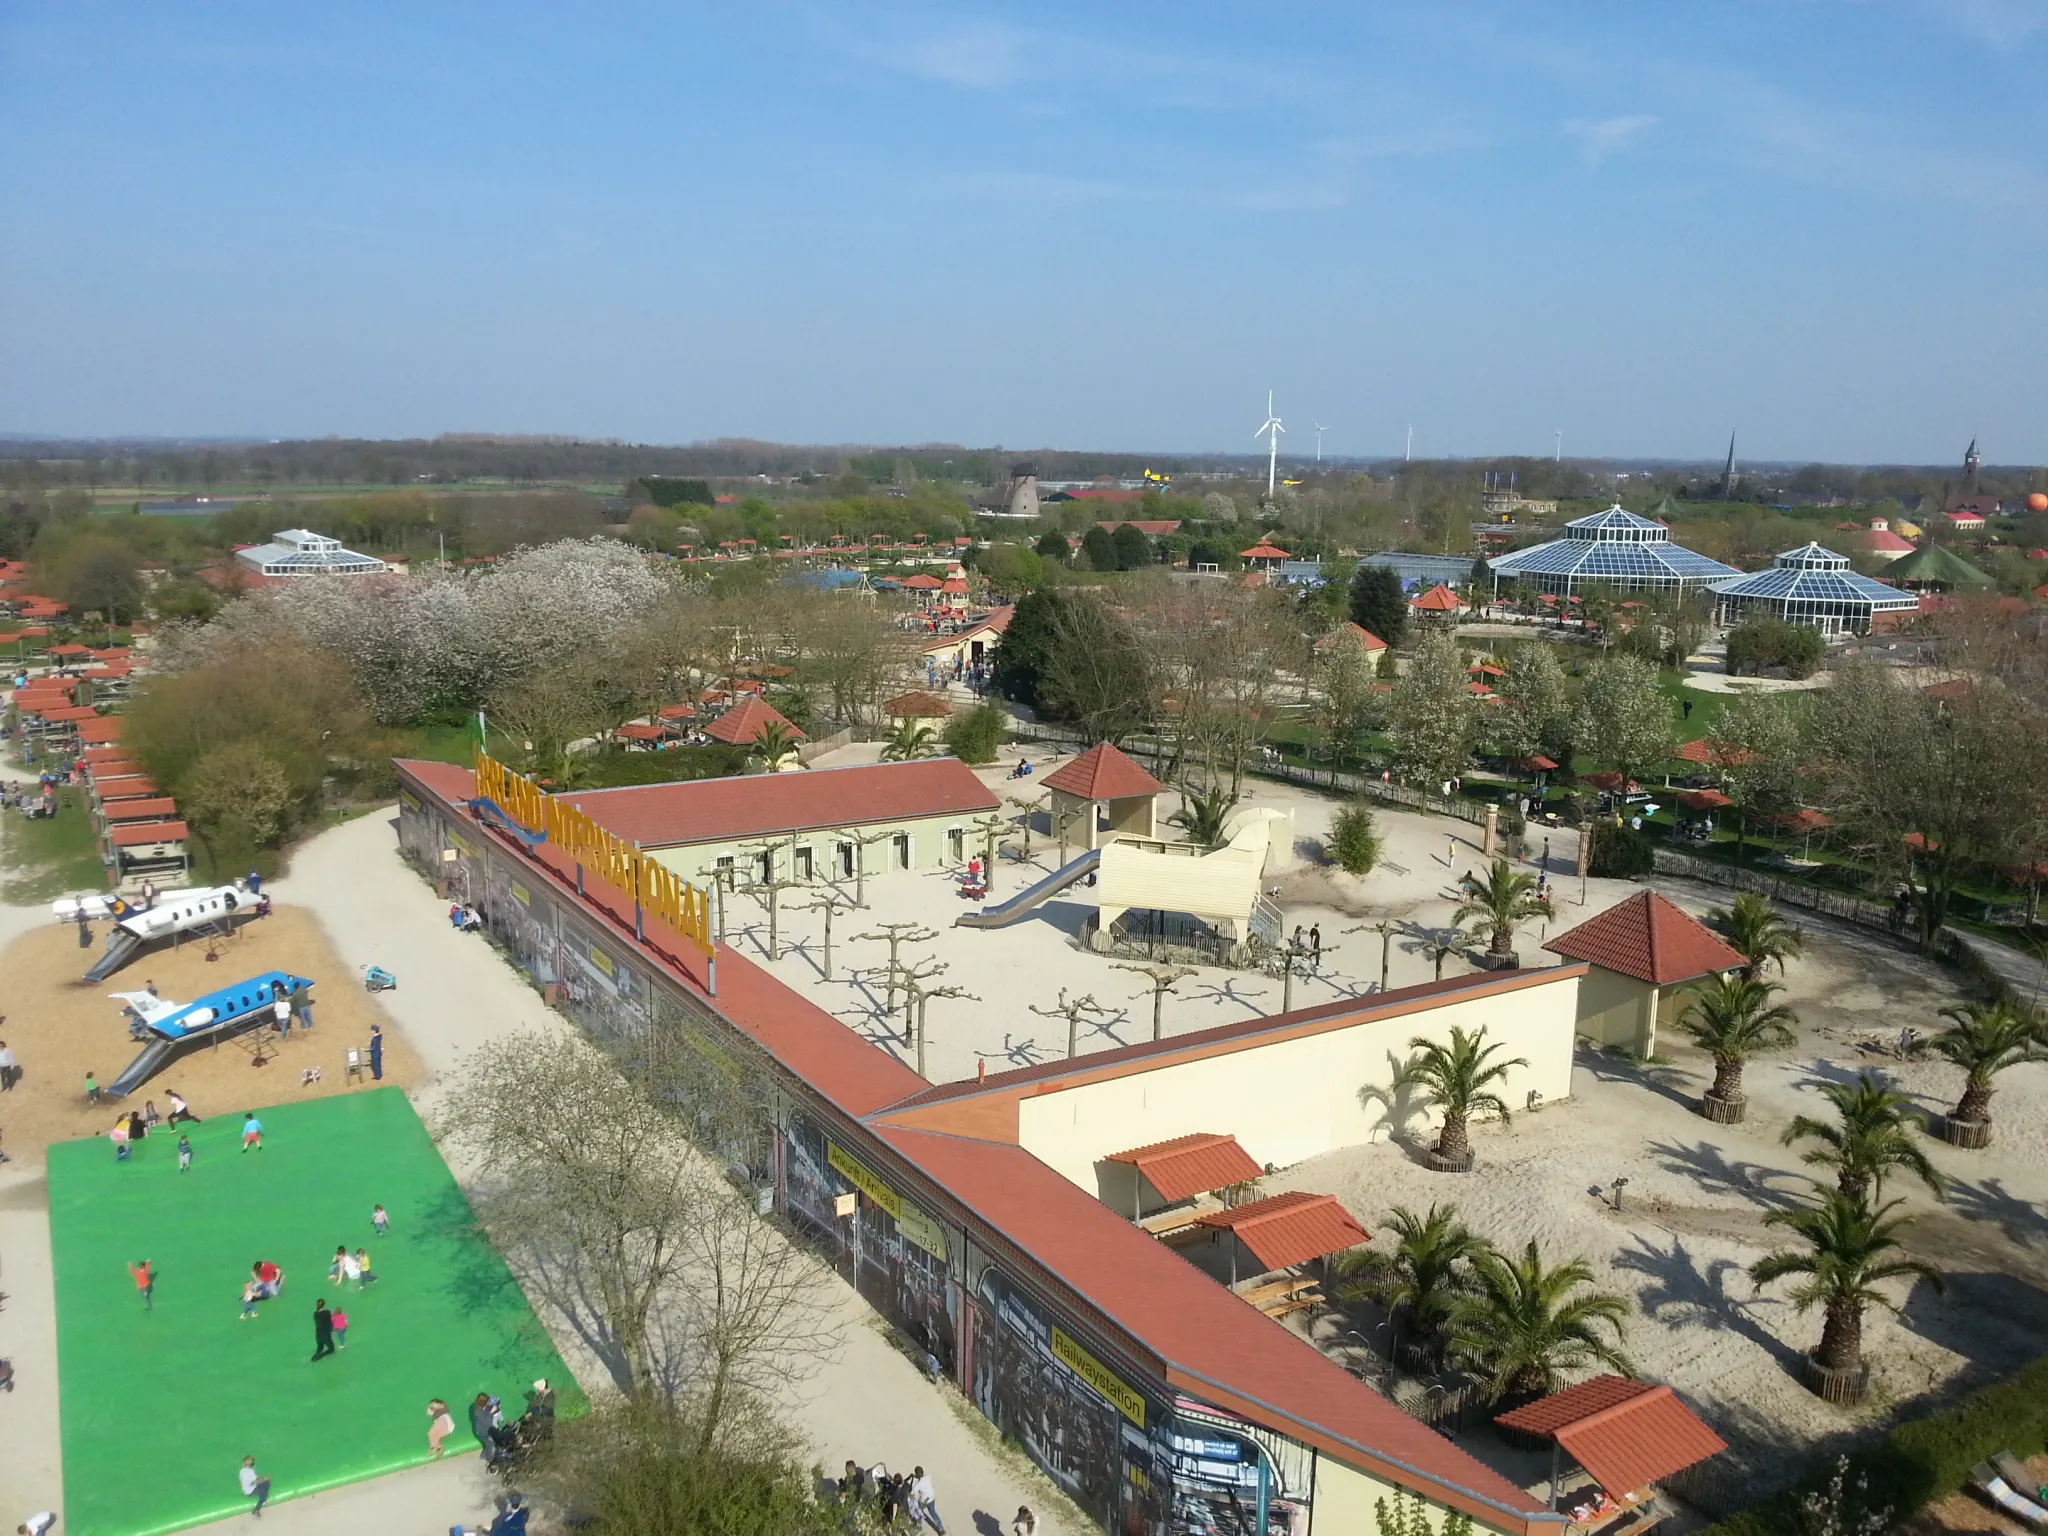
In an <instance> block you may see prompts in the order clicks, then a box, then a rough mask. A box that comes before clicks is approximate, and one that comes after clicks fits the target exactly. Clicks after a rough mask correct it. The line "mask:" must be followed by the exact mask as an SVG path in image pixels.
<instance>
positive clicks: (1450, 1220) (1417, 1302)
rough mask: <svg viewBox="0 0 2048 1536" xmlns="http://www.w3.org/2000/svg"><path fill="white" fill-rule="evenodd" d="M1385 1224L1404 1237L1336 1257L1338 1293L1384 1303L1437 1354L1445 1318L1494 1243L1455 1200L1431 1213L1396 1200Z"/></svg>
mask: <svg viewBox="0 0 2048 1536" xmlns="http://www.w3.org/2000/svg"><path fill="white" fill-rule="evenodd" d="M1386 1226H1387V1230H1388V1231H1390V1232H1392V1233H1394V1234H1395V1235H1396V1236H1398V1237H1399V1238H1400V1242H1399V1243H1398V1244H1397V1245H1396V1246H1395V1247H1394V1248H1393V1249H1391V1250H1388V1249H1374V1248H1353V1249H1351V1250H1350V1251H1349V1252H1348V1253H1344V1254H1340V1255H1339V1256H1338V1257H1337V1259H1336V1260H1335V1261H1334V1267H1335V1268H1336V1270H1337V1273H1338V1274H1339V1275H1340V1276H1342V1277H1344V1278H1343V1281H1342V1283H1341V1284H1339V1286H1338V1287H1337V1294H1338V1295H1339V1296H1341V1297H1343V1298H1344V1299H1345V1300H1346V1301H1359V1300H1369V1301H1376V1302H1378V1303H1380V1305H1381V1306H1383V1307H1385V1308H1386V1309H1387V1311H1388V1313H1389V1314H1390V1315H1391V1316H1392V1317H1393V1318H1394V1320H1395V1323H1396V1325H1397V1327H1399V1328H1402V1329H1405V1330H1406V1332H1407V1333H1408V1335H1409V1337H1410V1340H1411V1341H1412V1343H1413V1344H1414V1346H1415V1347H1416V1348H1417V1349H1418V1350H1420V1351H1421V1352H1422V1353H1424V1354H1426V1355H1428V1356H1429V1357H1431V1358H1432V1359H1433V1358H1434V1357H1435V1356H1436V1355H1437V1354H1438V1353H1439V1352H1440V1351H1441V1350H1442V1348H1443V1326H1444V1319H1445V1318H1446V1317H1447V1316H1449V1314H1450V1311H1451V1308H1452V1306H1453V1305H1454V1304H1455V1303H1456V1301H1457V1300H1458V1298H1459V1297H1460V1296H1463V1295H1466V1294H1468V1293H1469V1292H1470V1291H1471V1289H1472V1270H1471V1266H1472V1263H1473V1261H1474V1260H1476V1259H1478V1258H1479V1257H1480V1256H1481V1255H1482V1254H1490V1253H1492V1252H1493V1245H1492V1244H1491V1243H1489V1242H1487V1241H1486V1239H1485V1238H1483V1237H1480V1236H1478V1235H1477V1234H1476V1233H1474V1232H1473V1231H1471V1229H1469V1228H1468V1227H1467V1226H1466V1225H1465V1224H1464V1223H1463V1222H1462V1221H1459V1220H1458V1208H1457V1207H1456V1206H1454V1205H1432V1206H1431V1207H1430V1208H1429V1214H1428V1215H1426V1216H1418V1215H1416V1214H1415V1213H1414V1212H1413V1211H1411V1210H1409V1209H1408V1208H1407V1207H1406V1206H1402V1205H1397V1206H1395V1207H1394V1209H1393V1210H1392V1211H1391V1212H1389V1213H1388V1216H1387V1222H1386Z"/></svg>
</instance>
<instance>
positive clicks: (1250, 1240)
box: [1195, 1190, 1371, 1286]
mask: <svg viewBox="0 0 2048 1536" xmlns="http://www.w3.org/2000/svg"><path fill="white" fill-rule="evenodd" d="M1195 1225H1196V1226H1199V1227H1207V1228H1209V1229H1210V1230H1212V1231H1214V1232H1218V1233H1228V1234H1229V1238H1230V1243H1231V1252H1230V1283H1231V1284H1232V1285H1233V1286H1234V1285H1236V1284H1237V1283H1238V1281H1239V1280H1240V1279H1249V1278H1252V1277H1253V1276H1254V1275H1267V1274H1271V1273H1272V1272H1273V1271H1274V1270H1276V1269H1292V1268H1294V1267H1295V1266H1296V1265H1298V1264H1306V1263H1308V1261H1309V1260H1311V1259H1320V1258H1324V1257H1326V1256H1327V1255H1329V1254H1333V1253H1342V1252H1344V1251H1345V1250H1346V1249H1348V1248H1356V1247H1357V1246H1358V1245H1359V1244H1360V1243H1363V1242H1365V1241H1367V1240H1368V1238H1369V1237H1370V1235H1371V1234H1369V1233H1368V1232H1367V1231H1366V1230H1365V1228H1363V1227H1361V1226H1360V1225H1359V1224H1358V1223H1357V1222H1356V1221H1355V1220H1353V1219H1352V1216H1351V1213H1350V1212H1349V1211H1347V1210H1345V1209H1344V1207H1343V1206H1341V1205H1339V1204H1338V1203H1337V1197H1336V1196H1335V1195H1312V1194H1308V1193H1306V1192H1305V1191H1302V1190H1290V1191H1289V1192H1288V1193H1286V1194H1284V1195H1271V1196H1268V1197H1267V1198H1266V1199H1264V1200H1254V1201H1252V1202H1251V1203H1250V1204H1249V1205H1236V1206H1230V1207H1228V1208H1227V1209H1224V1210H1220V1211H1204V1212H1203V1213H1202V1214H1201V1215H1199V1216H1197V1217H1196V1218H1195ZM1241 1254H1249V1255H1250V1256H1251V1259H1252V1262H1253V1264H1255V1265H1256V1266H1257V1268H1256V1269H1254V1270H1250V1272H1249V1273H1247V1266H1245V1265H1244V1263H1243V1262H1242V1259H1241V1258H1240V1255H1241Z"/></svg>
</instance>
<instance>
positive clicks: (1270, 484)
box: [1252, 389, 1287, 501]
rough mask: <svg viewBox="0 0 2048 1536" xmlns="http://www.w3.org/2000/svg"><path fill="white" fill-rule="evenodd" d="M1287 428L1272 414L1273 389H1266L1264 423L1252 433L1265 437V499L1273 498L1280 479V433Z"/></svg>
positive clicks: (1256, 436) (1255, 435) (1257, 436)
mask: <svg viewBox="0 0 2048 1536" xmlns="http://www.w3.org/2000/svg"><path fill="white" fill-rule="evenodd" d="M1286 430H1287V429H1286V428H1285V427H1283V426H1281V425H1280V418H1279V417H1278V416H1275V415H1274V414H1273V391H1271V390H1270V389H1269V390H1267V391H1266V421H1265V425H1264V426H1262V427H1260V428H1259V430H1258V431H1256V432H1254V433H1253V434H1252V436H1253V437H1255V438H1259V437H1263V438H1265V439H1267V445H1268V446H1267V449H1266V500H1268V501H1271V500H1272V499H1273V492H1274V490H1275V488H1276V487H1277V486H1278V484H1279V480H1280V434H1281V433H1282V432H1285V431H1286Z"/></svg>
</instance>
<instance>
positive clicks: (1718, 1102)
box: [1700, 1093, 1749, 1125]
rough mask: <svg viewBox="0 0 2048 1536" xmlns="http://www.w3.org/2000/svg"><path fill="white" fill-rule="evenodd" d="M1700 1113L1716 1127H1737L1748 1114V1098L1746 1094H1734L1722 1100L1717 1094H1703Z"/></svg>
mask: <svg viewBox="0 0 2048 1536" xmlns="http://www.w3.org/2000/svg"><path fill="white" fill-rule="evenodd" d="M1700 1113H1701V1114H1702V1115H1704V1116H1705V1117H1706V1118H1707V1119H1709V1120H1711V1121H1713V1122H1714V1124H1716V1125H1739V1124H1741V1123H1742V1119H1743V1117H1744V1116H1745V1115H1747V1114H1748V1113H1749V1098H1748V1096H1747V1095H1746V1094H1735V1095H1733V1096H1732V1097H1730V1098H1725V1099H1724V1098H1722V1097H1720V1096H1719V1095H1718V1094H1713V1093H1703V1094H1701V1095H1700Z"/></svg>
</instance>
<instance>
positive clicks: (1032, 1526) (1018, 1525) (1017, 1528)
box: [1010, 1504, 1038, 1536]
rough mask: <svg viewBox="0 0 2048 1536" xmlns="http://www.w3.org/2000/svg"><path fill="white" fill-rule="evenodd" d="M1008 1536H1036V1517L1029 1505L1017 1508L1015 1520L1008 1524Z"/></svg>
mask: <svg viewBox="0 0 2048 1536" xmlns="http://www.w3.org/2000/svg"><path fill="white" fill-rule="evenodd" d="M1010 1536H1038V1516H1036V1515H1034V1514H1033V1513H1031V1506H1030V1505H1029V1504H1019V1505H1018V1506H1017V1518H1016V1519H1014V1520H1012V1521H1011V1522H1010Z"/></svg>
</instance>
